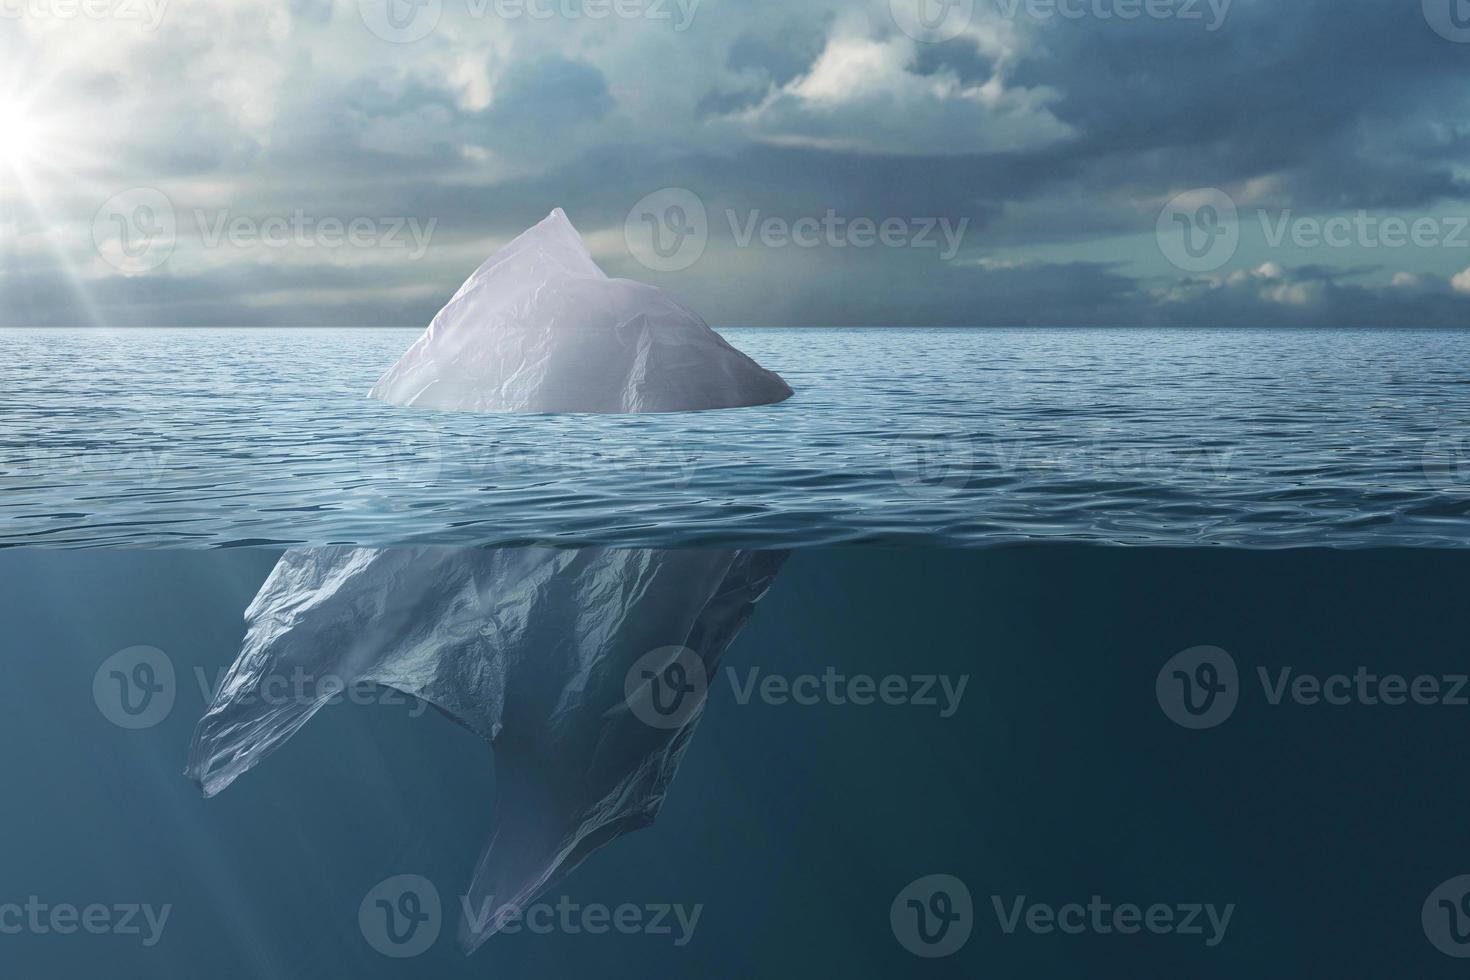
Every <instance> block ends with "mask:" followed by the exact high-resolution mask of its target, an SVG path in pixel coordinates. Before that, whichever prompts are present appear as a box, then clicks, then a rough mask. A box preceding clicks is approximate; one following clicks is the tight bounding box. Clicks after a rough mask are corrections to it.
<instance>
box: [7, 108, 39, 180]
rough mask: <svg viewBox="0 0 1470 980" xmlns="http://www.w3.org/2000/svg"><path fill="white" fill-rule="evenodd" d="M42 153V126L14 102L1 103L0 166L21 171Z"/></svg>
mask: <svg viewBox="0 0 1470 980" xmlns="http://www.w3.org/2000/svg"><path fill="white" fill-rule="evenodd" d="M40 152H41V126H40V124H39V123H38V122H37V121H36V120H35V119H34V118H33V117H32V116H31V114H30V113H29V112H27V111H26V109H25V107H24V106H21V105H17V104H16V103H14V102H11V103H4V102H0V164H4V165H5V166H6V167H7V168H9V169H19V168H21V167H23V166H25V165H26V164H27V163H28V162H30V161H33V160H35V159H36V157H37V156H39V155H40Z"/></svg>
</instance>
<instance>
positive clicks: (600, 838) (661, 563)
mask: <svg viewBox="0 0 1470 980" xmlns="http://www.w3.org/2000/svg"><path fill="white" fill-rule="evenodd" d="M784 560H785V553H783V552H748V551H689V550H684V551H651V550H632V551H630V550H603V549H584V550H580V551H566V550H554V549H544V548H507V549H501V550H490V551H480V550H464V549H449V548H394V549H364V548H350V547H341V548H305V549H298V550H295V551H289V552H287V553H286V554H285V555H284V556H283V557H282V558H281V560H280V562H279V563H278V564H277V565H276V567H275V569H274V571H272V573H271V575H270V577H269V578H268V579H267V580H266V583H265V584H264V585H263V586H262V587H261V590H260V593H259V594H258V595H257V596H256V598H255V601H254V602H253V603H251V605H250V608H249V609H248V610H247V611H246V614H245V616H246V621H247V625H248V628H247V632H246V637H245V645H244V649H243V650H242V651H241V654H240V656H239V658H238V659H237V660H236V661H235V664H234V665H233V667H232V668H231V669H230V671H229V672H228V674H227V675H226V676H225V679H224V681H223V682H222V684H221V686H220V689H219V691H218V692H217V693H216V694H215V697H214V700H213V702H212V703H211V704H210V706H209V709H208V711H207V712H206V713H205V715H204V717H203V718H202V719H201V720H200V722H199V725H198V727H197V729H196V730H195V733H194V741H193V744H192V746H191V747H190V753H189V764H188V768H187V769H186V770H185V772H186V774H187V775H188V776H189V777H190V778H192V779H193V780H195V781H196V782H197V783H198V784H199V785H200V787H201V788H202V790H203V791H204V794H205V795H206V796H213V795H215V794H216V793H219V792H220V791H221V790H223V789H224V788H225V787H226V786H229V785H230V783H232V782H233V781H234V780H235V779H236V778H238V777H239V776H240V775H241V774H243V773H244V772H246V771H247V770H248V769H250V768H251V767H252V766H254V765H255V764H256V763H258V762H260V761H261V759H263V758H265V757H266V756H267V755H269V754H270V753H271V752H272V751H274V750H275V749H276V748H278V747H279V746H280V745H281V744H282V743H284V742H285V741H286V740H287V739H288V738H290V736H291V735H292V734H293V733H295V732H296V731H297V730H298V729H300V728H301V726H302V725H304V724H305V723H306V721H307V720H308V719H310V718H311V716H312V715H314V714H315V713H316V712H317V711H318V710H320V709H321V707H322V706H323V705H324V704H326V703H327V702H328V701H330V700H332V699H333V698H334V697H335V696H336V695H337V693H338V692H339V690H340V688H339V687H338V686H336V684H337V683H340V684H345V685H348V686H351V685H354V684H360V683H377V684H383V685H386V686H389V687H392V688H395V689H397V690H399V691H403V692H405V693H407V694H411V695H413V696H415V697H418V698H422V699H423V700H425V701H427V702H429V703H431V704H433V705H434V706H435V707H437V708H438V709H439V710H441V711H443V712H444V713H445V714H447V715H449V716H450V717H451V718H453V719H454V720H455V721H457V722H459V723H460V724H462V725H464V726H465V727H466V728H468V729H470V730H471V731H472V732H474V733H476V734H478V735H479V736H480V737H482V738H484V739H486V740H487V741H490V742H491V743H492V745H493V746H494V756H495V767H496V780H495V785H496V813H495V816H494V820H493V827H492V831H491V835H490V840H489V843H488V844H487V846H486V848H485V850H484V853H483V854H482V856H481V858H480V861H479V864H478V866H477V867H476V869H475V874H474V878H473V880H472V882H471V884H470V886H469V888H468V889H467V890H466V895H467V896H468V901H467V902H466V903H465V908H466V909H467V910H474V915H473V918H472V919H471V918H468V917H467V919H466V921H465V922H464V923H463V924H462V926H461V932H460V938H461V941H462V943H463V944H464V945H465V947H466V948H467V949H470V950H472V949H474V948H476V947H478V946H479V945H480V944H481V943H482V942H484V941H485V940H486V939H488V938H489V937H490V936H491V935H493V934H494V933H495V932H497V931H498V930H499V929H500V928H501V927H502V926H503V925H505V923H506V921H508V919H509V918H510V917H511V916H513V915H514V914H515V911H516V910H517V909H521V908H524V907H525V906H526V905H527V904H529V903H530V902H531V901H533V900H534V899H535V897H536V896H537V895H538V894H540V893H542V892H543V891H544V890H545V889H546V888H548V887H550V886H551V885H552V884H553V883H555V882H556V881H557V880H558V879H560V878H561V877H562V876H564V875H565V874H567V873H568V872H569V871H571V870H572V869H573V868H575V867H576V866H577V865H578V864H580V863H581V862H582V861H583V860H584V859H585V858H586V857H587V856H588V855H589V854H590V853H592V852H593V851H594V850H596V849H597V848H599V847H601V846H603V845H604V844H607V843H609V842H611V841H612V840H614V839H616V838H617V837H619V836H621V835H623V834H625V833H628V832H630V831H633V830H636V829H638V828H640V827H644V826H647V825H648V824H650V823H652V822H653V819H654V817H655V815H656V814H657V813H658V810H659V807H660V805H661V804H662V802H663V798H664V794H665V792H666V791H667V789H668V785H669V781H670V780H671V779H672V778H673V775H674V770H675V768H676V766H677V765H678V763H679V759H680V757H681V756H682V754H683V752H684V749H685V747H686V745H687V743H688V739H689V737H690V734H691V733H692V731H693V729H694V726H695V724H697V722H698V720H699V718H700V716H701V714H702V712H703V708H704V698H705V693H706V690H707V686H706V678H713V677H714V676H715V668H716V663H717V661H718V660H719V658H720V656H721V654H723V653H724V651H725V649H726V648H727V647H728V646H729V645H730V642H731V641H732V640H733V639H734V637H735V635H736V633H737V632H738V631H739V630H740V628H741V627H742V626H743V625H744V623H745V621H746V620H747V619H748V618H749V616H750V613H751V611H752V608H753V605H754V603H755V602H756V601H757V600H758V599H759V598H760V597H761V596H762V595H763V594H764V593H765V591H766V590H767V588H769V586H770V584H771V582H772V581H773V579H774V578H775V575H776V573H777V571H778V570H779V569H780V566H781V563H782V562H783V561H784ZM301 677H305V678H308V679H310V678H325V677H330V678H333V680H334V684H333V685H331V686H326V687H325V688H324V689H321V690H313V689H312V685H309V684H308V685H305V687H303V685H302V684H300V683H299V682H297V683H295V684H294V688H293V687H289V686H287V685H285V684H283V683H282V680H283V679H286V678H301ZM303 689H304V690H308V691H311V694H310V695H309V696H307V697H295V698H287V699H282V698H281V697H280V696H279V694H277V695H276V696H270V692H273V691H274V692H279V691H281V690H295V691H301V690H303Z"/></svg>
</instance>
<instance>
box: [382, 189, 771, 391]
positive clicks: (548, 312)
mask: <svg viewBox="0 0 1470 980" xmlns="http://www.w3.org/2000/svg"><path fill="white" fill-rule="evenodd" d="M371 395H372V397H374V398H379V399H382V400H383V401H385V402H391V403H392V404H394V405H413V406H418V407H422V408H436V409H445V410H449V411H461V412H602V413H623V412H686V411H697V410H701V409H711V408H738V407H741V406H748V405H766V404H770V403H772V402H779V401H783V400H785V399H786V398H789V397H791V388H790V387H789V386H788V385H787V384H786V382H785V381H783V380H781V377H780V376H779V375H777V374H774V373H773V372H771V371H767V370H766V369H765V368H763V367H761V366H760V365H759V364H757V363H755V361H753V360H751V359H750V358H749V357H747V356H746V355H744V354H742V353H741V352H740V351H738V350H736V349H735V348H734V347H732V346H730V344H729V343H727V342H726V341H725V340H724V338H722V337H721V336H720V335H719V334H717V333H715V332H714V331H713V330H711V329H710V328H709V325H708V324H706V323H705V322H704V320H703V319H701V318H700V316H699V314H697V313H695V312H694V311H693V310H691V309H689V308H688V307H686V306H684V305H683V304H681V303H679V302H678V301H676V300H674V299H673V298H672V297H671V296H669V295H668V294H667V293H665V292H664V291H663V290H661V289H659V288H657V287H655V286H648V285H645V284H643V283H639V282H633V281H632V280H629V279H609V278H608V277H607V276H606V275H605V274H604V273H603V271H602V270H601V269H599V268H598V267H597V263H595V262H593V261H592V256H591V254H589V253H588V251H587V246H586V245H585V244H584V243H583V242H582V238H581V236H580V235H578V234H577V230H576V229H575V228H573V227H572V223H571V222H570V221H568V220H567V216H566V215H565V214H564V213H563V212H562V211H561V209H560V208H558V209H557V210H555V211H553V212H551V214H550V215H549V216H548V217H547V218H546V219H545V220H543V221H542V222H541V223H540V224H538V225H536V226H535V227H533V228H531V229H529V230H528V231H526V232H524V233H522V234H521V236H520V237H519V238H517V239H516V240H515V241H513V242H511V243H510V244H509V245H507V246H506V247H505V248H503V249H501V250H500V251H498V252H496V253H495V254H494V255H492V256H491V257H490V258H489V259H487V260H486V261H485V264H484V265H482V266H480V268H479V269H477V270H475V273H474V275H472V276H470V278H469V280H468V281H467V282H465V284H464V285H463V286H461V287H460V288H459V292H457V293H455V294H454V298H453V299H451V300H450V301H449V304H448V305H447V306H445V307H444V309H442V310H440V311H439V314H438V315H437V316H435V317H434V321H433V322H432V323H431V324H429V329H428V330H427V331H425V333H424V334H423V336H421V337H419V339H418V340H417V341H416V342H415V343H414V345H413V346H412V347H410V348H409V349H408V351H407V352H406V353H405V354H404V355H403V357H402V358H400V359H399V361H398V363H397V364H395V365H393V367H392V368H390V369H389V370H388V373H386V374H384V375H383V377H382V378H380V379H379V380H378V383H377V384H376V385H375V386H374V387H373V390H372V392H371Z"/></svg>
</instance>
